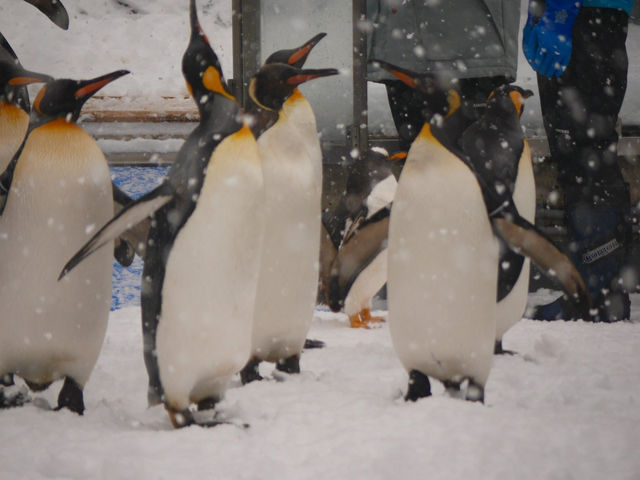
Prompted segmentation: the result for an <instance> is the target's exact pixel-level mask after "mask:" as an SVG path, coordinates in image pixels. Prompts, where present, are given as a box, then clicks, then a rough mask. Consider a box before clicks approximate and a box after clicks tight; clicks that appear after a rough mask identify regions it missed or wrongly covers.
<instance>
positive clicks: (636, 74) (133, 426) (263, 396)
mask: <svg viewBox="0 0 640 480" xmlns="http://www.w3.org/2000/svg"><path fill="white" fill-rule="evenodd" d="M64 3H65V6H66V7H67V9H68V10H69V12H70V16H71V22H70V24H71V27H70V30H69V31H68V32H63V31H61V30H58V29H57V28H56V27H53V26H52V25H49V24H48V21H47V20H46V19H45V18H44V17H43V16H42V15H41V14H40V13H39V12H37V11H36V10H35V9H34V8H33V7H31V6H30V5H27V4H26V3H23V2H19V1H16V0H11V1H9V0H7V1H4V2H2V3H0V31H2V32H3V34H4V35H5V36H6V37H7V38H8V39H9V41H10V42H11V44H12V45H13V47H14V48H15V50H16V52H17V53H18V55H19V56H20V57H21V59H22V61H23V63H24V64H25V66H27V67H28V68H31V69H34V70H41V71H44V72H47V73H50V74H52V75H54V76H58V77H63V76H64V77H74V78H88V77H91V76H95V75H99V74H102V73H105V72H107V71H110V70H115V69H119V68H128V69H130V70H131V71H132V75H130V76H128V77H124V78H123V79H121V80H118V81H117V82H114V83H113V84H112V85H109V86H108V87H107V88H105V91H104V94H105V95H107V96H115V97H120V99H119V100H118V101H117V102H119V103H118V104H117V105H116V104H113V105H114V106H115V107H117V108H120V109H127V108H137V107H139V106H140V105H151V106H153V108H159V107H161V106H162V105H163V100H162V99H163V97H186V96H187V92H186V88H185V86H184V82H183V80H182V75H181V73H180V57H181V55H182V52H183V50H184V48H185V46H186V44H187V40H188V27H187V25H188V23H187V20H188V19H187V14H186V4H187V1H186V0H184V1H183V0H154V1H153V2H143V1H142V0H126V1H125V0H64ZM123 4H129V5H130V6H133V8H134V9H137V10H138V11H139V12H140V13H138V14H134V13H132V12H131V8H127V7H126V6H123ZM198 4H199V9H200V15H201V23H202V25H203V28H204V29H205V31H206V33H207V34H208V36H209V38H210V40H211V42H212V43H213V46H214V48H215V49H216V51H217V53H218V54H219V56H220V58H221V61H222V65H223V69H224V71H225V74H226V76H227V77H231V76H232V75H231V74H232V72H231V63H232V62H231V19H230V16H231V2H230V1H229V0H224V1H223V0H200V1H199V2H198ZM286 13H287V14H291V15H293V16H295V15H294V13H293V12H286ZM295 18H296V21H295V22H293V21H292V24H293V25H297V28H302V27H304V21H302V22H301V21H300V17H295ZM313 33H316V32H302V34H301V39H303V40H305V39H307V38H308V37H309V36H311V34H313ZM639 36H640V27H638V26H632V27H631V29H630V37H629V43H628V45H629V54H630V58H631V66H630V76H629V79H630V88H629V91H628V94H627V97H626V101H625V106H624V108H623V112H622V117H623V120H624V122H625V123H627V124H630V123H633V124H636V125H638V124H640V104H639V103H640V100H638V99H639V98H640V95H638V93H640V92H639V90H640V82H638V79H640V71H639V70H638V69H639V68H640V61H639V60H640V59H639V58H638V52H640V49H638V47H639V46H640V41H639V40H638V37H639ZM286 46H290V45H286ZM519 83H520V84H522V85H524V86H527V87H529V88H531V87H535V81H534V76H533V72H532V71H531V69H530V68H529V67H528V66H527V65H526V63H524V62H521V63H520V70H519ZM185 103H190V100H185ZM88 107H89V106H88ZM372 107H373V108H372V110H371V111H370V116H371V118H374V117H375V118H378V117H377V115H378V113H375V112H379V115H380V116H383V115H385V113H384V110H385V105H381V104H379V103H377V102H376V101H375V100H374V102H373V104H372ZM529 115H530V117H529V120H527V122H530V123H531V125H535V124H536V122H537V120H536V118H537V117H535V115H536V113H535V109H534V110H532V113H529ZM114 174H115V175H116V178H117V180H118V182H123V183H120V185H121V186H122V187H123V188H124V189H125V190H127V191H129V192H132V193H136V192H135V189H137V188H141V187H140V185H143V186H144V187H143V188H145V189H146V188H148V187H149V185H150V184H151V183H153V182H155V181H157V178H156V177H153V178H144V177H145V176H154V175H156V174H155V173H152V172H151V171H146V173H144V174H143V173H141V172H140V171H136V172H135V173H131V171H125V172H124V173H123V172H122V171H115V172H114ZM141 177H142V179H141ZM131 189H134V190H133V191H132V190H131ZM137 193H141V192H137ZM140 268H141V264H140V261H139V260H137V261H136V263H135V264H134V268H133V269H129V270H122V269H120V274H118V273H117V274H116V277H115V278H116V282H115V284H114V291H115V292H116V298H117V299H118V300H117V301H116V302H115V304H114V305H115V306H116V307H123V308H120V309H117V310H115V311H114V312H112V313H111V317H110V323H109V328H108V332H107V338H106V340H105V343H104V347H103V350H102V353H101V356H100V358H99V360H98V364H97V366H96V369H95V370H94V372H93V375H92V377H91V379H90V380H89V382H88V384H87V386H86V389H85V401H86V406H87V410H86V412H85V415H84V417H78V416H76V415H74V414H72V413H69V412H67V411H63V412H55V413H54V412H51V411H48V410H47V409H46V408H44V407H46V405H47V404H50V405H55V402H56V396H57V390H58V388H59V384H55V385H54V386H53V387H52V388H51V389H50V390H49V391H47V392H45V393H43V394H37V395H35V398H36V401H35V402H34V403H32V404H30V405H28V406H25V407H23V408H18V409H12V410H4V411H0V445H1V448H0V479H5V478H20V479H21V478H24V479H34V480H35V479H87V478H92V479H93V478H103V479H130V478H136V479H140V480H146V479H175V478H179V479H183V478H185V479H191V478H216V479H217V478H219V479H231V478H233V479H236V478H238V479H271V478H278V479H283V480H284V479H316V478H331V479H342V478H345V479H346V478H348V479H355V480H358V479H400V478H438V479H441V478H451V479H456V480H457V479H461V478H465V479H466V478H474V479H475V478H478V479H494V478H505V479H507V478H518V479H601V478H610V479H629V480H631V479H637V478H640V455H638V454H637V452H636V448H637V446H638V445H639V444H640V295H633V296H632V300H633V306H632V320H633V321H632V322H629V323H620V324H613V325H599V324H598V325H594V324H587V323H584V322H570V323H565V322H555V323H538V322H533V321H530V320H523V321H522V322H520V323H519V324H518V325H516V326H515V327H514V328H513V329H512V330H511V331H510V332H509V333H507V335H506V336H505V339H504V344H505V347H506V348H509V349H512V350H515V351H517V352H518V355H516V356H505V357H498V358H496V359H495V362H494V367H493V369H492V372H491V375H490V378H489V382H488V384H487V391H486V404H485V405H477V404H470V403H468V402H464V401H461V400H457V399H452V398H449V397H446V396H444V393H443V390H442V388H441V387H440V386H439V385H437V386H435V388H434V396H433V397H432V398H430V399H425V400H422V401H420V402H417V403H415V404H408V403H405V402H404V401H403V400H402V395H403V393H404V391H405V389H406V382H407V375H406V373H405V372H404V370H403V368H402V367H401V365H400V363H399V361H398V360H397V358H396V356H395V354H394V351H393V349H392V346H391V342H390V337H389V333H388V328H387V326H386V324H385V325H382V327H381V328H379V329H375V330H368V331H365V330H352V329H350V328H348V322H347V320H346V318H345V317H344V316H341V315H335V314H330V313H327V312H325V311H321V310H319V311H318V312H317V314H316V317H315V318H314V321H313V325H312V330H311V332H310V335H309V336H310V337H311V338H318V339H321V340H324V341H325V342H326V343H327V347H326V348H325V349H322V350H310V351H307V352H305V354H304V356H303V358H302V368H303V373H302V374H301V375H299V376H295V377H290V378H284V379H283V378H282V377H279V379H278V380H282V381H278V380H276V379H275V378H274V376H273V375H272V370H273V367H272V366H271V365H265V366H264V367H263V371H262V373H263V375H265V376H266V377H267V378H268V380H267V381H264V382H261V383H254V384H251V385H248V386H245V387H241V386H240V384H239V381H238V380H236V381H235V382H234V384H233V385H232V388H231V389H230V390H229V391H228V393H227V396H226V398H225V400H223V402H221V403H220V405H219V408H218V411H219V415H220V416H221V417H222V418H223V419H226V420H229V421H231V422H233V423H235V425H222V426H219V427H216V428H214V429H202V428H199V427H190V428H187V429H184V430H181V431H174V430H173V428H172V427H171V424H170V422H169V420H168V417H167V415H166V414H165V412H164V411H163V409H162V408H161V407H155V408H152V409H147V407H146V374H145V371H144V366H143V361H142V341H141V338H140V337H141V334H140V310H139V308H138V307H137V304H138V292H137V282H138V275H139V271H140ZM118 289H120V290H118ZM550 299H551V297H550V294H549V292H538V293H536V294H535V295H532V298H531V301H532V302H533V303H542V302H544V301H547V300H550ZM245 423H246V424H249V427H248V428H246V429H244V428H241V426H240V425H242V424H245Z"/></svg>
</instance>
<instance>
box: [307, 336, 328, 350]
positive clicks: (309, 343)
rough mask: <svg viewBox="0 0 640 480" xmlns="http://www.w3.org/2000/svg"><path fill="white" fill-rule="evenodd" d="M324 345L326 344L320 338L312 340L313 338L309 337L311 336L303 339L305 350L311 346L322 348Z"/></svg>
mask: <svg viewBox="0 0 640 480" xmlns="http://www.w3.org/2000/svg"><path fill="white" fill-rule="evenodd" d="M326 346H327V344H326V343H324V342H323V341H322V340H314V339H311V338H307V339H306V340H305V341H304V348H305V350H309V349H312V348H324V347H326Z"/></svg>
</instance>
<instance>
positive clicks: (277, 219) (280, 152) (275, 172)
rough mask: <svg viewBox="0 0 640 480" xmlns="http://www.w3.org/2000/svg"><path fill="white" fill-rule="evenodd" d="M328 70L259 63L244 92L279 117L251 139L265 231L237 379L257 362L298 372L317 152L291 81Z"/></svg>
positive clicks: (311, 123) (310, 295)
mask: <svg viewBox="0 0 640 480" xmlns="http://www.w3.org/2000/svg"><path fill="white" fill-rule="evenodd" d="M337 73H338V71H337V70H335V69H321V70H301V69H299V68H296V67H294V66H291V65H287V64H283V63H273V64H266V65H264V66H263V67H262V68H261V69H260V70H259V71H258V73H257V74H256V75H255V77H254V78H253V80H252V81H251V85H250V94H251V98H252V99H253V100H254V101H255V102H256V103H257V104H258V106H260V107H261V108H263V109H265V110H271V111H276V112H278V121H277V122H276V123H275V124H274V125H273V126H272V127H271V128H269V129H268V130H267V131H265V132H264V133H263V134H262V135H261V136H260V138H259V139H258V147H259V148H260V156H261V158H262V169H263V174H264V182H265V216H266V224H265V225H266V226H265V236H264V244H263V249H262V258H261V265H260V276H259V281H258V290H257V293H256V308H255V318H254V325H253V337H252V353H251V358H250V360H249V362H248V363H247V365H246V366H245V368H244V369H243V370H242V372H241V378H242V381H243V383H247V382H250V381H253V380H257V379H260V378H261V377H260V374H259V371H258V367H259V364H260V362H262V361H268V362H275V363H276V368H277V369H278V370H279V371H282V372H286V373H298V372H299V371H300V363H299V362H300V354H301V352H302V349H303V347H304V344H305V338H306V335H307V332H308V331H309V328H310V327H311V320H312V317H313V312H314V310H315V301H316V293H317V285H318V255H319V243H320V222H321V219H320V214H321V198H320V197H321V190H322V152H321V150H320V142H319V141H318V133H317V127H316V121H315V116H314V114H313V110H312V109H311V105H310V104H309V102H308V101H307V100H306V98H305V97H304V96H303V95H302V93H301V92H300V91H299V90H298V89H297V86H298V85H300V84H302V83H304V82H306V81H309V80H312V79H315V78H319V77H326V76H329V75H336V74H337Z"/></svg>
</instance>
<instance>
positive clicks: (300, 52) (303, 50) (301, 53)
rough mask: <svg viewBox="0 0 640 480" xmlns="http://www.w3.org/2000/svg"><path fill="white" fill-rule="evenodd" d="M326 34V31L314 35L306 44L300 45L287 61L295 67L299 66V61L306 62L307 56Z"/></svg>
mask: <svg viewBox="0 0 640 480" xmlns="http://www.w3.org/2000/svg"><path fill="white" fill-rule="evenodd" d="M326 36H327V34H326V33H319V34H318V35H316V36H315V37H313V38H312V39H311V40H309V41H308V42H307V43H305V44H304V45H302V46H301V47H299V48H298V49H297V50H296V51H294V52H293V53H292V54H291V56H290V57H289V59H288V60H287V63H288V64H289V65H292V66H294V67H295V66H299V65H297V64H298V63H304V62H305V61H306V60H307V56H308V55H309V52H311V50H313V47H315V46H316V45H317V44H318V42H319V41H320V40H322V39H323V38H324V37H326ZM300 66H301V65H300Z"/></svg>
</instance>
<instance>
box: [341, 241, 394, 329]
mask: <svg viewBox="0 0 640 480" xmlns="http://www.w3.org/2000/svg"><path fill="white" fill-rule="evenodd" d="M386 281H387V249H386V248H385V249H384V250H382V251H381V252H380V253H379V254H378V255H377V256H376V258H375V259H374V260H373V261H372V262H371V263H370V264H369V265H367V267H366V268H365V269H364V270H362V272H360V274H359V275H358V278H357V279H356V281H355V282H353V285H352V286H351V288H350V289H349V293H348V294H347V297H346V298H345V300H344V313H346V314H347V315H348V316H349V317H352V316H353V315H356V314H358V313H360V312H361V311H362V310H364V309H365V308H369V309H370V308H371V301H372V299H373V296H374V295H375V294H376V293H378V292H379V291H380V289H381V288H382V287H383V285H384V284H385V283H386Z"/></svg>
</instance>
